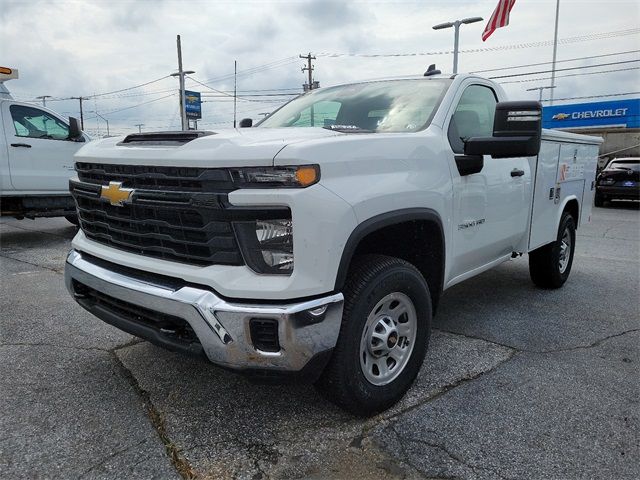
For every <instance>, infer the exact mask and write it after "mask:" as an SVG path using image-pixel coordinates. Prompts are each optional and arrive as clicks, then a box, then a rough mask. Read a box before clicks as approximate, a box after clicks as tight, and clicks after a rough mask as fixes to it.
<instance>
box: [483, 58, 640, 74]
mask: <svg viewBox="0 0 640 480" xmlns="http://www.w3.org/2000/svg"><path fill="white" fill-rule="evenodd" d="M634 62H640V59H637V60H624V61H622V62H610V63H598V64H596V65H583V66H581V67H568V68H556V69H555V71H556V72H566V71H568V70H580V69H583V68H595V67H608V66H611V65H621V64H625V63H634ZM552 71H553V70H540V71H537V72H525V73H512V74H511V75H498V76H495V77H489V78H491V79H497V78H512V77H525V76H527V75H539V74H541V73H551V72H552Z"/></svg>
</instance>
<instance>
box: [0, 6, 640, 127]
mask: <svg viewBox="0 0 640 480" xmlns="http://www.w3.org/2000/svg"><path fill="white" fill-rule="evenodd" d="M0 1H2V8H1V9H0V18H2V28H1V29H0V58H1V59H2V62H3V63H5V64H7V65H8V66H13V67H17V68H19V69H20V74H21V78H20V79H19V80H12V81H11V82H10V83H8V84H7V86H8V88H9V89H10V90H11V91H12V92H13V93H14V94H15V96H16V97H17V98H20V99H25V100H27V99H33V98H35V97H36V96H38V95H54V96H56V97H58V98H66V97H69V96H78V95H83V96H84V95H93V94H95V93H103V92H110V91H113V90H119V89H122V88H127V87H131V86H134V85H137V84H140V83H144V82H147V81H149V80H153V79H157V78H160V77H164V76H166V75H168V74H170V73H172V72H175V70H176V68H177V59H176V34H180V35H181V36H182V45H183V59H184V66H185V68H188V69H192V70H195V71H196V73H195V74H194V78H197V79H199V80H201V81H203V82H204V83H207V84H209V85H211V86H212V87H213V88H215V89H217V90H232V89H233V76H232V74H233V62H234V60H237V61H238V69H239V72H240V74H239V75H238V89H239V90H240V91H241V92H242V93H244V94H255V93H256V92H250V90H251V91H253V90H264V89H298V91H299V90H301V85H302V84H303V83H305V81H306V78H305V74H304V73H303V72H302V71H301V67H302V63H303V61H302V60H301V59H299V58H298V55H299V54H306V53H307V52H312V53H314V54H315V55H316V56H317V59H316V60H315V61H314V65H315V71H314V77H315V79H316V80H319V81H320V83H321V85H322V86H330V85H335V84H337V83H343V82H350V81H357V80H367V79H371V78H379V77H385V76H396V75H404V74H421V73H422V72H424V71H425V70H426V68H427V66H428V65H429V64H431V63H436V64H437V66H438V68H440V69H442V70H443V71H445V72H447V71H449V70H450V68H451V63H452V57H451V55H450V54H439V55H429V56H427V55H416V56H391V57H377V58H365V57H357V56H355V57H354V56H339V57H333V56H327V55H323V53H384V54H396V53H398V54H410V53H419V52H432V51H446V50H450V49H451V48H452V45H453V30H452V29H449V30H440V31H434V30H432V29H431V26H432V25H435V24H436V23H441V22H444V21H448V20H455V19H456V18H464V17H467V16H475V15H480V16H483V17H484V18H485V19H488V18H489V16H490V15H491V12H492V11H493V9H494V8H495V4H496V0H463V1H456V2H387V1H382V0H378V1H375V2H366V1H353V2H347V1H334V0H332V1H302V2H300V1H295V2H294V1H279V0H273V1H260V2H257V1H248V0H247V1H242V0H238V1H216V2H206V1H194V2H189V3H188V4H185V3H184V2H178V1H174V0H162V1H129V0H121V1H116V2H106V1H97V0H94V1H82V2H80V1H73V0H68V1H65V2H64V3H63V2H50V1H38V0H31V1H29V2H26V1H17V2H16V1H12V0H0ZM555 3H556V2H555V0H539V1H535V2H533V1H530V2H524V1H522V2H517V3H516V5H515V7H514V9H513V11H512V15H511V24H510V25H509V26H508V27H506V28H502V29H499V30H497V31H496V32H495V33H494V34H493V36H492V37H491V38H490V39H489V40H488V41H487V42H484V43H483V42H482V41H481V39H480V34H481V32H482V30H483V29H484V22H482V23H476V24H472V25H464V26H463V27H462V28H461V30H460V45H461V48H463V49H471V48H483V49H486V48H491V47H496V46H500V45H512V44H514V45H518V44H528V43H531V42H538V41H549V40H551V39H552V38H553V21H554V16H555V15H554V13H555V12H554V9H555ZM639 8H640V7H639V5H638V3H637V2H635V1H632V0H617V1H615V0H614V1H610V2H595V1H586V2H584V1H583V2H570V1H566V2H561V10H560V38H565V37H572V36H578V35H586V34H590V33H595V32H613V31H618V30H623V29H625V28H633V27H636V24H637V18H638V16H639V13H640V11H639ZM637 49H640V43H639V36H638V35H637V34H636V35H628V36H611V37H610V38H605V39H600V40H590V41H584V42H578V43H573V44H562V45H560V47H559V49H558V59H560V60H564V59H571V58H577V57H587V56H590V55H598V54H607V53H614V52H622V51H629V50H637ZM551 53H552V52H551V46H550V45H545V46H541V47H528V48H513V49H508V50H495V51H491V50H483V51H481V52H477V53H462V54H461V55H460V70H461V71H473V70H483V69H487V68H499V67H509V66H513V65H521V64H531V63H541V62H550V61H551ZM632 58H636V59H637V58H638V54H637V53H636V54H627V55H626V56H625V55H621V56H613V57H606V58H603V59H594V60H582V61H574V62H567V63H563V64H560V63H559V64H558V65H559V66H560V65H565V66H569V65H571V66H580V65H588V64H594V63H605V62H609V61H616V60H623V59H624V60H626V59H632ZM634 65H636V66H637V64H628V65H620V66H610V67H603V68H593V69H591V70H589V71H597V70H606V69H611V70H614V69H617V68H619V67H623V66H634ZM536 69H538V70H547V69H549V65H548V64H547V65H541V66H538V67H535V68H533V67H531V68H524V69H508V70H504V71H500V72H492V73H490V75H491V74H493V75H497V74H499V73H502V74H509V73H516V72H524V71H532V70H536ZM586 71H587V70H578V71H575V72H566V73H567V74H568V73H581V72H586ZM637 72H638V71H637V70H635V71H627V72H612V73H609V74H601V75H591V76H587V75H585V76H575V77H560V73H559V74H558V75H559V78H558V79H557V82H556V83H557V88H556V90H555V92H554V93H555V95H556V97H557V98H565V97H573V96H588V95H596V94H603V93H615V92H628V91H635V90H637V85H638V83H640V78H639V76H638V73H637ZM230 74H231V75H230ZM538 77H540V78H544V77H548V74H541V75H536V76H533V77H523V78H522V79H531V78H538ZM505 80H506V79H505ZM512 80H513V79H512ZM501 81H502V80H501ZM545 82H546V83H548V80H544V81H541V82H523V83H513V84H505V85H504V88H505V90H506V91H507V92H508V94H509V95H510V97H511V98H513V99H526V98H537V92H526V88H530V87H533V86H538V85H539V84H544V83H545ZM187 85H188V87H189V88H191V89H193V90H197V91H201V92H202V93H203V94H215V92H213V90H211V89H208V88H206V87H203V86H201V85H198V84H196V83H194V82H192V81H190V80H189V81H188V82H187ZM176 91H177V80H176V79H175V78H172V77H170V78H166V79H163V80H161V81H159V82H156V83H153V84H151V85H148V86H146V87H142V88H138V89H134V90H129V91H127V92H123V93H121V94H115V95H108V96H100V97H97V98H95V99H92V100H91V101H88V102H85V106H86V108H87V110H96V109H97V110H98V111H99V112H100V113H101V114H103V115H105V116H107V118H109V120H110V127H111V130H112V131H113V132H118V133H128V132H132V131H137V127H135V126H134V124H136V123H144V124H145V125H146V127H145V129H146V128H149V129H166V128H168V127H170V126H172V125H173V127H175V126H176V125H177V124H178V123H179V122H178V121H177V118H176V114H177V108H178V107H177V105H178V103H177V98H176V97H175V96H173V97H170V98H166V99H162V98H161V97H163V96H166V95H168V94H169V93H175V92H176ZM290 91H291V90H287V91H285V92H284V93H287V92H290ZM278 92H280V91H278ZM278 92H273V93H278ZM287 98H288V97H286V96H271V97H263V98H258V97H244V99H243V100H239V101H238V104H237V111H238V118H241V117H242V116H252V117H253V118H257V115H258V114H259V113H262V112H266V111H269V110H272V109H274V108H275V107H277V106H278V105H279V104H280V103H282V102H283V101H285V99H287ZM155 99H158V100H157V101H154V102H151V103H147V102H149V101H150V100H155ZM249 100H263V101H249ZM48 105H50V106H51V107H52V108H54V109H55V110H57V111H59V112H61V113H64V114H72V115H78V102H77V101H76V100H65V101H62V100H60V101H51V102H50V103H49V102H48ZM128 107H134V108H128ZM123 108H127V109H126V110H122V111H118V110H121V109H123ZM111 112H114V113H111ZM203 112H204V117H205V118H203V119H202V121H201V124H202V125H206V124H208V125H212V126H213V125H221V124H225V125H229V124H230V123H231V121H232V120H233V102H232V101H230V100H229V99H228V98H224V97H222V98H221V97H209V98H208V99H207V103H205V104H204V105H203ZM91 116H92V115H88V117H91ZM98 121H99V120H98V119H95V118H93V119H91V120H89V121H88V123H89V124H90V126H91V128H93V129H95V128H100V129H101V131H102V130H103V128H104V126H102V125H101V124H100V123H96V122H98Z"/></svg>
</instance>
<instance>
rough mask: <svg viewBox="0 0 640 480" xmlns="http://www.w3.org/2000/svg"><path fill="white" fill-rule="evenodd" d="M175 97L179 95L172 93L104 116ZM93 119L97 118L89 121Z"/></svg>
mask: <svg viewBox="0 0 640 480" xmlns="http://www.w3.org/2000/svg"><path fill="white" fill-rule="evenodd" d="M175 95H177V94H176V93H172V94H170V95H165V96H164V97H160V98H154V99H153V100H148V101H146V102H142V103H138V104H137V105H131V106H130V107H125V108H119V109H117V110H110V111H107V112H105V113H104V115H112V114H114V113H119V112H124V111H125V110H130V109H132V108H137V107H141V106H142V105H148V104H149V103H153V102H157V101H159V100H164V99H165V98H169V97H174V96H175ZM91 118H95V117H89V118H88V119H87V120H90V119H91Z"/></svg>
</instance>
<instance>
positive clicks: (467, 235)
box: [447, 84, 531, 279]
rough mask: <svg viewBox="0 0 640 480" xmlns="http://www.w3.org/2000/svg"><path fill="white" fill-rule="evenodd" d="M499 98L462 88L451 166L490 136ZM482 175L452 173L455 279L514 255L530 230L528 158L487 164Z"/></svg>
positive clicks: (452, 130)
mask: <svg viewBox="0 0 640 480" xmlns="http://www.w3.org/2000/svg"><path fill="white" fill-rule="evenodd" d="M497 102H498V100H497V96H496V94H495V92H494V91H493V89H492V88H491V87H490V86H488V85H481V84H471V85H467V86H465V87H463V88H462V94H461V95H460V97H459V98H458V101H457V103H456V107H455V110H454V111H453V113H452V116H451V118H450V121H449V125H448V130H447V133H448V140H449V145H450V147H451V161H452V163H453V165H456V163H455V158H456V156H460V155H462V154H463V153H464V140H465V139H466V138H470V137H486V136H491V135H492V132H493V119H494V116H495V108H496V104H497ZM483 161H484V165H483V168H482V170H481V171H480V172H478V173H473V174H470V175H460V174H459V171H458V169H457V166H454V167H453V168H454V172H453V184H454V187H453V196H454V209H453V219H454V221H453V225H452V228H453V232H452V233H453V235H452V236H453V250H454V255H453V258H454V261H453V264H452V270H451V276H450V278H451V279H454V278H455V277H460V276H463V275H465V274H467V273H470V272H472V271H474V270H477V269H482V268H483V267H485V266H487V265H489V264H490V263H491V262H493V261H495V260H497V259H500V258H503V257H504V256H506V255H509V254H511V252H513V251H514V250H515V247H516V245H517V243H518V241H520V239H521V238H522V235H523V234H524V232H525V230H526V226H527V219H528V200H527V198H528V197H527V191H528V190H527V188H526V187H527V185H528V183H527V182H529V183H530V179H531V175H530V168H529V163H528V161H527V159H526V158H500V159H494V158H492V157H491V156H489V155H485V156H484V158H483Z"/></svg>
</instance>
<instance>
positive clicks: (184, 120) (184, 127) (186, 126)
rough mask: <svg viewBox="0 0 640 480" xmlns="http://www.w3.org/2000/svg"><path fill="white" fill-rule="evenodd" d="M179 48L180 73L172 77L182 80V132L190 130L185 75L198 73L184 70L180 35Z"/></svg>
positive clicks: (178, 37) (173, 74)
mask: <svg viewBox="0 0 640 480" xmlns="http://www.w3.org/2000/svg"><path fill="white" fill-rule="evenodd" d="M176 43H177V47H178V71H177V73H172V74H171V76H172V77H178V78H179V80H180V120H181V121H182V130H183V131H184V130H189V121H188V120H187V111H186V107H185V102H186V100H185V98H184V77H185V75H189V74H191V73H196V72H194V71H193V70H187V71H184V70H182V44H181V43H180V35H178V36H177V40H176Z"/></svg>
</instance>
